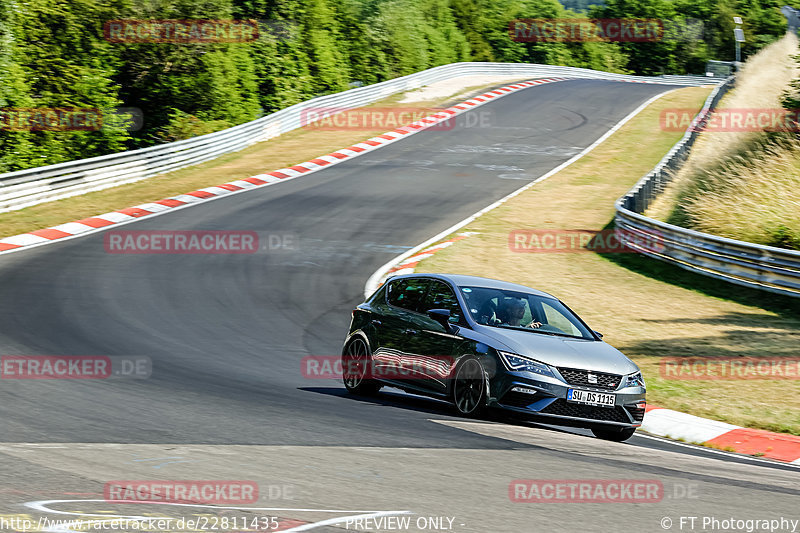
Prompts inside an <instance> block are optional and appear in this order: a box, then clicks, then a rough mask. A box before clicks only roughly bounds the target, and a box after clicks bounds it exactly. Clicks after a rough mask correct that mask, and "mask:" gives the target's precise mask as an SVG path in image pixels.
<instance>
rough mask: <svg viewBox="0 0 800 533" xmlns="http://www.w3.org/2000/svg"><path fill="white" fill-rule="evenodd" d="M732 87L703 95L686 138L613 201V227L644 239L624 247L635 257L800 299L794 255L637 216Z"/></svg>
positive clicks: (799, 264) (798, 256) (798, 260)
mask: <svg viewBox="0 0 800 533" xmlns="http://www.w3.org/2000/svg"><path fill="white" fill-rule="evenodd" d="M732 85H733V77H731V78H728V79H727V80H726V81H725V82H724V83H723V84H721V85H720V86H718V87H717V88H716V89H715V90H714V91H713V92H712V93H711V95H709V97H708V99H707V100H706V102H705V105H704V106H703V110H702V111H701V112H700V114H699V115H698V117H697V118H695V121H694V122H693V123H692V125H691V126H690V127H689V128H688V130H687V132H686V134H685V135H684V136H683V138H681V140H680V141H678V143H677V144H675V146H673V147H672V149H671V150H670V151H669V153H667V155H666V156H664V158H663V159H662V160H661V161H660V162H659V163H658V165H656V167H655V168H654V169H653V170H652V171H650V173H648V174H647V175H646V176H644V177H643V178H642V179H641V180H639V182H638V183H637V184H636V185H635V186H634V187H633V189H631V190H630V191H629V192H628V193H627V194H626V195H625V196H623V197H622V198H620V199H619V200H617V202H616V217H615V221H616V225H617V227H618V228H621V229H625V230H628V231H629V232H630V233H628V232H622V234H623V235H625V234H629V235H637V236H639V237H643V238H646V239H647V240H648V241H647V242H649V243H650V244H653V245H654V246H652V247H649V246H648V248H647V249H645V248H642V247H640V246H637V245H636V243H635V242H632V241H631V242H629V243H628V244H629V246H631V247H632V248H634V249H636V250H637V251H639V252H640V253H642V254H644V255H647V256H649V257H653V258H656V259H660V260H662V261H666V262H669V263H673V264H676V265H678V266H680V267H681V268H684V269H686V270H691V271H694V272H698V273H700V274H704V275H706V276H711V277H714V278H718V279H722V280H725V281H729V282H731V283H736V284H739V285H744V286H747V287H752V288H756V289H762V290H767V291H771V292H775V293H779V294H784V295H788V296H795V297H800V252H796V251H792V250H785V249H782V248H775V247H773V246H762V245H760V244H752V243H748V242H743V241H737V240H733V239H726V238H724V237H717V236H715V235H709V234H707V233H701V232H699V231H693V230H690V229H686V228H681V227H679V226H673V225H672V224H667V223H664V222H661V221H658V220H654V219H652V218H648V217H646V216H644V215H643V214H642V213H644V212H645V210H646V209H647V208H648V207H649V206H650V203H651V201H652V200H653V199H655V198H656V197H657V196H658V195H659V194H660V193H661V192H663V190H664V188H665V187H666V185H667V184H668V183H669V180H670V179H671V177H672V175H673V172H674V171H675V170H677V169H678V168H680V167H681V165H682V164H683V163H684V161H685V160H686V157H687V156H688V153H689V149H690V148H691V146H692V144H694V141H695V139H696V138H697V135H698V133H697V132H696V131H693V130H695V129H696V128H695V127H694V126H695V124H696V123H697V121H698V120H700V119H701V118H702V117H704V116H705V115H706V114H707V113H708V112H709V111H710V110H712V109H713V108H714V107H715V106H716V105H717V103H718V102H719V100H720V99H721V98H722V96H723V95H724V94H725V92H726V91H727V90H728V89H729V88H730V87H731V86H732Z"/></svg>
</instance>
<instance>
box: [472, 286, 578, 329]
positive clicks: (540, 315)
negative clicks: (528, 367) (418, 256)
mask: <svg viewBox="0 0 800 533" xmlns="http://www.w3.org/2000/svg"><path fill="white" fill-rule="evenodd" d="M460 289H461V294H462V295H463V297H464V301H465V302H466V304H467V308H468V309H469V312H470V314H471V315H472V318H473V320H475V322H477V323H478V324H481V325H484V326H491V327H495V328H507V329H516V330H522V331H530V332H532V333H539V334H545V335H557V336H562V337H575V338H581V339H594V337H593V336H592V334H591V333H590V331H589V330H588V329H587V328H586V326H585V325H584V324H583V322H581V320H580V319H579V318H578V317H577V316H576V315H575V313H573V312H572V311H570V310H569V309H568V308H567V307H566V306H564V304H562V303H561V302H559V301H558V300H556V299H555V298H548V297H545V296H539V295H536V294H531V293H527V292H520V291H511V290H502V289H490V288H486V287H460Z"/></svg>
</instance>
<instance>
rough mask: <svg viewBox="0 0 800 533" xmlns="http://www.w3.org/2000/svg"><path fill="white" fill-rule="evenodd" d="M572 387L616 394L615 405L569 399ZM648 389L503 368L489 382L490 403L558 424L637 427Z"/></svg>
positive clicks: (641, 416) (640, 423)
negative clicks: (597, 384)
mask: <svg viewBox="0 0 800 533" xmlns="http://www.w3.org/2000/svg"><path fill="white" fill-rule="evenodd" d="M514 388H517V389H518V390H512V389H514ZM519 389H523V390H524V391H520V390H519ZM569 389H580V390H588V391H592V392H600V393H604V394H614V395H615V405H614V407H613V408H611V407H595V406H590V405H583V404H577V403H572V402H567V391H568V390H569ZM645 393H646V389H645V388H644V387H638V386H637V387H625V388H617V389H615V390H609V389H607V388H596V387H591V386H585V385H569V384H567V383H565V382H562V381H561V380H559V379H556V378H550V377H544V376H538V375H536V374H532V373H530V372H504V373H499V374H498V375H497V376H495V377H494V379H492V380H490V382H489V400H488V405H489V406H490V407H494V408H499V409H504V410H507V411H511V412H514V413H516V414H519V415H523V416H524V417H526V418H533V419H541V420H542V421H547V422H549V423H552V424H556V425H568V426H578V427H589V428H591V427H617V428H637V427H639V426H641V425H642V420H644V412H645V408H644V401H645Z"/></svg>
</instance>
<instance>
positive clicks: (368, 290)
mask: <svg viewBox="0 0 800 533" xmlns="http://www.w3.org/2000/svg"><path fill="white" fill-rule="evenodd" d="M678 89H680V87H676V88H675V89H670V90H669V91H664V92H663V93H659V94H657V95H655V96H653V97H652V98H649V99H648V100H647V101H646V102H644V103H643V104H641V105H640V106H639V107H637V108H636V109H634V110H633V111H631V112H630V113H628V115H627V116H625V118H623V119H622V120H620V121H619V122H617V123H616V124H614V126H613V127H612V128H611V129H610V130H608V131H607V132H605V133H604V134H603V135H602V136H600V138H599V139H597V140H596V141H595V142H593V143H592V144H590V145H589V146H587V147H586V148H584V149H583V150H582V151H581V152H579V153H577V154H575V155H574V156H572V157H571V158H569V159H568V160H566V161H564V162H563V163H561V164H560V165H558V166H557V167H555V168H554V169H552V170H550V171H549V172H547V173H546V174H544V175H542V176H540V177H539V178H537V179H535V180H533V181H531V182H530V183H527V184H525V185H523V186H522V187H520V188H519V189H517V190H516V191H514V192H512V193H511V194H508V195H506V196H504V197H503V198H501V199H499V200H497V201H496V202H494V203H493V204H491V205H489V206H487V207H484V208H483V209H481V210H480V211H478V212H477V213H475V214H473V215H470V216H468V217H467V218H465V219H464V220H462V221H461V222H457V223H456V224H453V225H452V226H450V227H449V228H447V229H446V230H444V231H442V232H440V233H438V234H436V235H434V236H433V237H431V238H430V239H428V240H427V241H425V242H423V243H422V244H419V245H417V246H415V247H414V248H412V249H410V250H409V251H407V252H406V253H404V254H401V255H399V256H397V257H395V258H394V259H392V260H390V261H388V262H387V263H386V264H384V265H383V266H382V267H380V268H379V269H378V270H376V271H375V272H373V274H372V275H371V276H370V277H369V279H368V280H367V283H366V285H365V286H364V296H365V297H367V298H368V297H370V296H372V293H373V292H375V291H376V290H378V286H379V285H380V282H381V281H382V280H383V277H384V276H386V274H387V272H388V271H389V270H391V269H392V268H394V266H395V265H398V264H400V263H402V262H403V261H404V260H405V259H407V258H409V257H411V256H412V255H414V254H416V253H417V252H419V251H420V250H422V249H424V248H426V247H428V246H430V245H432V244H434V243H436V242H437V241H440V240H442V239H444V238H445V237H447V236H448V235H450V234H451V233H455V232H456V231H458V230H459V229H461V228H463V227H464V226H466V225H467V224H469V223H470V222H472V221H473V220H475V219H477V218H478V217H480V216H482V215H484V214H486V213H488V212H489V211H491V210H493V209H495V208H497V207H499V206H501V205H503V204H504V203H506V202H507V201H509V200H511V199H512V198H514V197H515V196H517V195H519V194H522V193H523V192H525V191H527V190H528V189H530V188H531V187H533V186H534V185H536V184H537V183H539V182H541V181H544V180H546V179H547V178H549V177H550V176H552V175H554V174H556V173H558V172H560V171H562V170H563V169H565V168H567V167H568V166H570V165H571V164H572V163H574V162H575V161H577V160H579V159H580V158H582V157H583V156H585V155H586V154H588V153H589V152H591V151H592V150H594V149H595V148H596V147H597V146H598V145H600V143H602V142H603V141H605V140H606V139H608V138H609V137H610V136H611V135H613V134H614V133H616V131H617V130H619V129H620V128H621V127H622V126H624V125H625V124H626V123H627V122H628V121H630V120H631V119H632V118H633V117H635V116H636V115H638V114H639V113H641V112H642V111H643V110H644V109H645V108H646V107H647V106H649V105H650V104H652V103H653V102H655V101H656V100H658V99H659V98H661V97H663V96H666V95H668V94H670V93H671V92H673V91H677V90H678Z"/></svg>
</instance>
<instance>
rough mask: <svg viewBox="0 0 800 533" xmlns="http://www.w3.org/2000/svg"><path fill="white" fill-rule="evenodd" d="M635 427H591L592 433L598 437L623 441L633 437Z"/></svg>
mask: <svg viewBox="0 0 800 533" xmlns="http://www.w3.org/2000/svg"><path fill="white" fill-rule="evenodd" d="M635 432H636V429H635V428H627V429H594V428H593V429H592V433H594V436H595V437H597V438H598V439H603V440H610V441H613V442H623V441H626V440H628V439H629V438H631V437H633V434H634V433H635Z"/></svg>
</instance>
